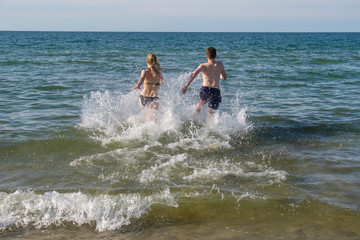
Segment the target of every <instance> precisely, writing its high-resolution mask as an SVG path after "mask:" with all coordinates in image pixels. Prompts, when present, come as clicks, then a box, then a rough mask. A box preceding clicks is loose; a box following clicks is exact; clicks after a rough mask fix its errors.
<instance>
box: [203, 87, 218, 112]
mask: <svg viewBox="0 0 360 240" xmlns="http://www.w3.org/2000/svg"><path fill="white" fill-rule="evenodd" d="M200 100H201V102H202V103H204V104H205V103H207V102H209V104H208V106H209V108H211V109H214V110H217V109H218V108H219V105H220V103H221V94H220V89H218V88H210V87H204V86H203V87H201V88H200Z"/></svg>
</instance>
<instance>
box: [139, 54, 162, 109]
mask: <svg viewBox="0 0 360 240" xmlns="http://www.w3.org/2000/svg"><path fill="white" fill-rule="evenodd" d="M146 64H147V66H148V69H144V70H142V71H141V76H140V79H139V81H138V83H137V84H136V86H135V87H134V90H141V88H140V86H141V85H142V84H144V89H143V90H142V91H141V95H140V96H139V103H140V106H142V107H147V108H148V109H155V110H156V109H158V108H159V97H158V94H159V88H160V85H161V84H163V83H164V78H163V76H162V74H161V71H163V72H165V71H164V69H163V68H162V67H161V66H160V64H159V62H158V59H157V57H156V55H155V54H154V53H149V54H148V55H147V58H146Z"/></svg>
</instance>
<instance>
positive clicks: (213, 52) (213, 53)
mask: <svg viewBox="0 0 360 240" xmlns="http://www.w3.org/2000/svg"><path fill="white" fill-rule="evenodd" d="M206 56H208V57H209V58H210V59H214V58H216V49H215V48H213V47H209V48H208V49H206Z"/></svg>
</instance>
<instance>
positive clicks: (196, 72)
mask: <svg viewBox="0 0 360 240" xmlns="http://www.w3.org/2000/svg"><path fill="white" fill-rule="evenodd" d="M202 70H203V66H202V64H200V65H199V67H198V68H197V69H196V70H195V71H194V72H193V73H191V75H190V77H189V79H188V80H187V82H186V84H185V87H184V88H183V89H182V90H181V92H182V94H185V93H186V91H187V88H188V87H189V85H190V83H191V82H192V81H193V80H194V79H195V78H196V77H197V75H199V73H201V72H202Z"/></svg>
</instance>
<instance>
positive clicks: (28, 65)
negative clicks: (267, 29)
mask: <svg viewBox="0 0 360 240" xmlns="http://www.w3.org/2000/svg"><path fill="white" fill-rule="evenodd" d="M209 46H213V47H215V48H216V49H217V51H218V60H221V61H222V62H223V63H224V66H225V69H226V71H227V75H228V80H226V81H225V80H224V81H221V92H222V98H223V102H222V103H221V105H220V108H219V111H218V112H217V113H216V114H215V117H214V119H213V120H212V121H211V122H210V123H207V122H206V117H207V116H206V110H204V111H203V112H201V113H200V114H199V116H197V117H196V118H195V119H194V118H192V117H191V115H192V112H193V107H194V105H195V104H196V103H197V101H198V90H199V88H200V87H201V76H199V77H198V78H197V79H196V80H194V82H193V83H192V84H191V85H190V88H189V91H188V93H187V94H186V95H182V94H181V92H180V91H181V88H182V87H183V86H184V84H185V83H186V81H187V79H188V77H189V76H190V74H191V72H192V71H194V70H195V69H196V67H197V66H198V65H199V64H200V63H202V62H204V61H206V58H205V50H206V48H207V47H209ZM149 52H154V53H156V54H157V56H158V59H159V62H160V64H161V65H162V67H163V68H164V69H165V70H166V71H167V72H166V73H164V78H165V84H164V85H163V86H162V88H161V90H160V109H159V111H158V112H157V117H156V118H157V121H156V122H148V121H145V120H144V114H146V113H144V110H142V109H140V107H139V106H138V99H137V97H138V95H139V92H136V91H134V90H132V88H133V87H134V86H135V84H136V83H137V81H138V79H139V77H140V72H141V70H142V69H144V68H146V63H145V60H146V55H147V54H148V53H149ZM359 60H360V34H359V33H136V32H134V33H100V32H92V33H87V32H0V69H1V71H0V116H1V117H0V123H1V125H0V165H1V168H0V234H1V236H2V237H4V238H16V237H20V238H28V239H46V237H47V236H48V235H49V234H51V235H52V236H54V237H55V238H56V237H57V238H73V237H74V236H79V235H81V236H83V237H84V238H87V237H88V238H90V237H91V238H99V239H100V238H101V239H104V238H105V239H107V238H108V239H113V238H114V237H119V238H121V239H133V238H142V239H169V238H172V237H173V238H175V239H176V238H179V239H184V238H186V239H199V238H203V239H219V238H220V237H224V238H250V239H263V238H262V236H264V235H266V236H269V238H271V239H274V238H287V239H293V238H300V239H301V238H303V239H357V238H358V237H359V236H360V230H359V227H358V222H359V220H360V216H359V202H360V190H359V189H360V180H359V172H360V158H359V156H360V148H359V144H360V137H359V136H360V134H359V133H360V111H359V110H360V95H359V92H360V61H359Z"/></svg>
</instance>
